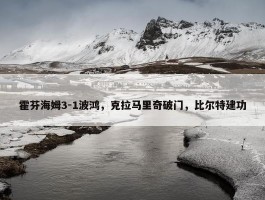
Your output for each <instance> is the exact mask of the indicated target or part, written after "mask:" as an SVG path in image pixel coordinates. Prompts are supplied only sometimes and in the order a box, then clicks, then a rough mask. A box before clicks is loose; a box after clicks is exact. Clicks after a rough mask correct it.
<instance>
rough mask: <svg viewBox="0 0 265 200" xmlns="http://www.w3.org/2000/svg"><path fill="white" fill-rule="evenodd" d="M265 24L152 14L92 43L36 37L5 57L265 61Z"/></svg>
mask: <svg viewBox="0 0 265 200" xmlns="http://www.w3.org/2000/svg"><path fill="white" fill-rule="evenodd" d="M264 38H265V26H264V25H261V24H258V23H254V22H252V23H241V24H232V23H227V22H224V21H223V20H220V19H218V18H215V19H213V20H212V21H205V22H203V23H197V22H187V21H184V20H181V21H179V22H173V21H171V20H167V19H165V18H162V17H158V18H157V19H156V20H155V19H152V20H151V21H150V22H149V23H148V24H147V26H146V28H145V30H144V31H143V32H142V33H141V34H139V33H136V32H134V31H133V30H126V29H115V30H113V31H112V32H110V33H108V34H106V35H103V36H101V37H96V39H95V40H94V41H93V42H91V43H78V42H73V43H58V42H51V41H50V42H44V41H37V42H35V43H33V44H31V45H27V46H25V47H23V48H20V49H18V50H15V51H12V52H11V53H9V54H8V55H6V56H4V57H3V58H2V59H1V60H0V63H12V64H16V63H18V64H26V63H32V62H42V61H62V62H71V63H83V64H88V65H93V66H113V65H115V66H117V65H123V64H129V65H133V64H139V63H146V62H152V61H157V60H164V59H165V58H166V56H168V57H169V58H170V59H175V58H184V57H195V56H196V57H197V56H200V57H201V56H202V57H222V58H226V59H237V60H248V61H261V62H264V61H265V40H264Z"/></svg>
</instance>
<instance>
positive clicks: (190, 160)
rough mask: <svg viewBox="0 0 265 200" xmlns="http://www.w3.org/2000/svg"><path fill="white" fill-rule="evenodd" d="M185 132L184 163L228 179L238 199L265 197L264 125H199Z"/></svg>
mask: <svg viewBox="0 0 265 200" xmlns="http://www.w3.org/2000/svg"><path fill="white" fill-rule="evenodd" d="M184 134H185V137H186V141H187V140H189V147H188V148H187V149H186V151H184V152H183V153H182V154H181V155H179V157H178V159H179V161H180V162H182V163H185V164H188V165H191V166H193V167H196V168H201V169H205V170H208V171H211V172H213V173H215V174H217V175H219V176H221V177H222V178H224V179H226V180H227V181H228V182H230V184H231V185H232V186H233V187H234V189H235V191H236V193H235V196H234V199H235V200H250V199H251V200H260V199H265V173H264V172H265V156H264V155H265V147H264V143H265V137H264V136H265V129H264V128H263V127H195V128H192V129H189V130H186V131H185V133H184ZM244 138H246V143H245V144H244V150H242V146H241V145H242V143H243V140H244Z"/></svg>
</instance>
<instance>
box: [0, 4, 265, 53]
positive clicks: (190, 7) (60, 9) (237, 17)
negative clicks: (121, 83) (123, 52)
mask: <svg viewBox="0 0 265 200" xmlns="http://www.w3.org/2000/svg"><path fill="white" fill-rule="evenodd" d="M264 13H265V0H0V57H2V56H3V55H4V54H6V53H8V52H9V51H11V50H14V49H15V48H18V47H21V46H24V45H25V44H27V43H30V42H33V41H34V40H37V39H45V40H47V39H59V38H62V39H63V38H66V37H71V38H78V39H79V38H88V39H89V38H92V36H93V35H95V34H104V33H106V32H109V31H111V30H112V29H114V28H121V27H123V28H128V29H133V30H135V31H137V32H140V31H142V30H143V29H144V28H145V25H146V23H147V22H148V21H149V20H150V19H152V18H157V17H158V16H162V17H165V18H168V19H170V20H174V21H178V20H181V19H184V20H190V21H198V22H201V21H205V20H212V19H213V18H215V17H218V18H221V19H223V20H225V21H228V22H251V21H255V22H258V23H262V24H265V14H264Z"/></svg>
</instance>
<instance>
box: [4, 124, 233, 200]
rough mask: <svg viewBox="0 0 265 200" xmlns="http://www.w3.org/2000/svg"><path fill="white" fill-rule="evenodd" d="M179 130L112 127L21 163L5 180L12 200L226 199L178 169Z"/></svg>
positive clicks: (224, 190) (197, 175) (210, 181)
mask: <svg viewBox="0 0 265 200" xmlns="http://www.w3.org/2000/svg"><path fill="white" fill-rule="evenodd" d="M183 130H184V127H122V126H113V127H111V128H110V129H108V130H107V131H105V132H103V133H101V134H100V135H85V136H84V137H82V138H80V139H78V140H76V141H74V142H73V143H72V144H70V145H62V146H59V147H57V148H56V149H55V150H53V151H50V152H47V153H46V154H44V155H41V156H40V157H39V158H37V159H31V160H29V161H27V162H26V165H27V172H28V173H26V174H25V175H24V176H19V177H14V178H11V179H8V180H7V181H8V182H9V183H11V185H12V195H11V198H12V199H13V200H40V199H41V200H55V199H56V200H72V199H76V200H85V199H92V200H105V199H115V200H124V199H132V200H149V199H150V200H151V199H152V200H161V199H164V200H171V199H172V200H173V199H174V200H175V199H178V200H184V199H185V200H200V199H201V200H207V199H209V200H226V199H227V200H228V199H231V195H232V190H231V187H230V186H229V185H228V184H226V183H225V182H223V181H222V180H220V179H218V178H217V177H214V176H213V175H211V174H208V173H205V172H202V171H197V170H193V169H192V168H189V167H179V166H178V165H177V164H176V163H175V161H176V159H177V155H178V154H179V153H180V152H181V151H183V150H184V148H185V147H184V146H183V135H182V133H183Z"/></svg>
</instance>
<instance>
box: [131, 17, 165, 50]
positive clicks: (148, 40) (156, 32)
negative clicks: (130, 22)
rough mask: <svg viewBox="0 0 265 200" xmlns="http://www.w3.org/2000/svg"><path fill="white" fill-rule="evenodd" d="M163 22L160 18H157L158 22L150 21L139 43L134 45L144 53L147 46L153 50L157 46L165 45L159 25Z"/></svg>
mask: <svg viewBox="0 0 265 200" xmlns="http://www.w3.org/2000/svg"><path fill="white" fill-rule="evenodd" d="M163 20H164V19H162V18H158V20H155V19H152V20H151V21H150V22H149V23H148V24H147V26H146V29H145V31H144V33H143V35H142V37H141V39H140V41H139V42H138V43H137V45H136V47H137V48H138V49H143V50H144V51H145V50H146V48H147V46H149V47H151V48H154V49H155V48H156V47H157V46H158V45H160V44H165V43H166V40H165V38H164V36H163V33H162V30H161V27H160V24H159V23H160V22H161V21H163Z"/></svg>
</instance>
